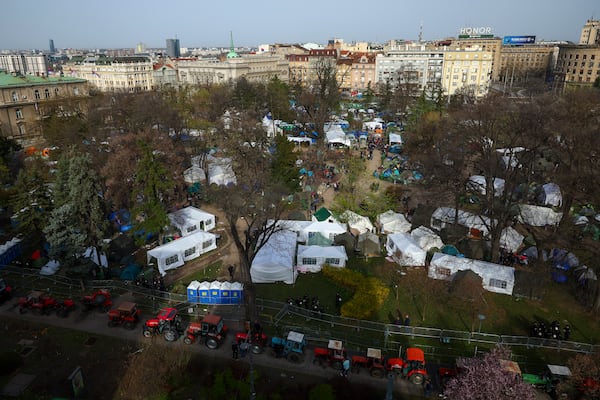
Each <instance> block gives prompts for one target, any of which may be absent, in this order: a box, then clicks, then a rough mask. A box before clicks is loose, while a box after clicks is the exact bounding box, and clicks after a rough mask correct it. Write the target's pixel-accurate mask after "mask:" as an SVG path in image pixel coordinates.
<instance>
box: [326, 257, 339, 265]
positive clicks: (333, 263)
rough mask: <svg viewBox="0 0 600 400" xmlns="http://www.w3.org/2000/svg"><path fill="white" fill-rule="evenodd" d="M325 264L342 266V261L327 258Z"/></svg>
mask: <svg viewBox="0 0 600 400" xmlns="http://www.w3.org/2000/svg"><path fill="white" fill-rule="evenodd" d="M325 264H329V265H340V259H339V258H326V259H325Z"/></svg>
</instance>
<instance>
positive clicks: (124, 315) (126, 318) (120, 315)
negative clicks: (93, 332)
mask: <svg viewBox="0 0 600 400" xmlns="http://www.w3.org/2000/svg"><path fill="white" fill-rule="evenodd" d="M140 314H141V311H140V310H139V309H138V308H137V305H136V304H135V303H132V302H130V301H124V302H122V303H121V304H119V305H118V306H117V308H113V309H112V310H110V311H109V312H108V326H109V327H111V328H112V327H115V326H118V325H122V326H123V327H124V328H125V329H130V330H131V329H133V328H135V326H136V325H137V323H138V321H139V319H140Z"/></svg>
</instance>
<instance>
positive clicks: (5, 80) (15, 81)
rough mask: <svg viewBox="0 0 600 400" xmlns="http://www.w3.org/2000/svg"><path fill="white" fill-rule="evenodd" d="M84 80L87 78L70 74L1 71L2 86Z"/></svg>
mask: <svg viewBox="0 0 600 400" xmlns="http://www.w3.org/2000/svg"><path fill="white" fill-rule="evenodd" d="M83 82H86V80H85V79H81V78H74V77H70V76H57V77H45V76H37V75H21V74H12V73H7V72H4V71H0V88H7V87H23V86H35V85H49V84H50V85H53V84H59V83H83Z"/></svg>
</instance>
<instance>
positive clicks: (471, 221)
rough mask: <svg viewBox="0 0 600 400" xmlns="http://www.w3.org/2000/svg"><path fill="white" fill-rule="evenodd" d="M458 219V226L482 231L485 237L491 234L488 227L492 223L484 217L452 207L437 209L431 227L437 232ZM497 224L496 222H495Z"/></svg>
mask: <svg viewBox="0 0 600 400" xmlns="http://www.w3.org/2000/svg"><path fill="white" fill-rule="evenodd" d="M455 218H457V220H456V223H457V224H458V225H462V226H465V227H467V228H469V229H477V230H479V231H481V233H482V234H483V235H488V234H489V229H488V227H491V225H490V224H491V223H492V222H491V221H490V219H489V218H488V217H486V216H484V215H476V214H472V213H470V212H468V211H463V210H458V214H457V213H456V209H454V208H450V207H440V208H438V209H436V210H435V211H434V212H433V214H432V215H431V221H430V225H431V227H432V228H433V229H435V230H438V231H439V230H442V229H444V228H445V227H446V225H447V224H452V223H454V221H455ZM493 223H494V224H495V223H496V221H495V220H494V221H493Z"/></svg>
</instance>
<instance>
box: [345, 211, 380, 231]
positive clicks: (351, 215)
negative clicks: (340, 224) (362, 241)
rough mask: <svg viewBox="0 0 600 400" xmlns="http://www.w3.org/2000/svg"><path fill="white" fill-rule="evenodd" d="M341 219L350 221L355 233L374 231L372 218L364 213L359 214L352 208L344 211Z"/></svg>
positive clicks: (349, 223)
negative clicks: (364, 215)
mask: <svg viewBox="0 0 600 400" xmlns="http://www.w3.org/2000/svg"><path fill="white" fill-rule="evenodd" d="M340 220H342V221H346V222H347V223H348V226H349V227H350V230H351V231H353V233H355V234H356V233H358V234H361V233H365V232H373V231H374V227H373V224H372V223H371V220H369V218H367V217H363V216H362V215H359V214H357V213H355V212H353V211H350V210H346V211H344V212H343V213H342V214H341V215H340Z"/></svg>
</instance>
